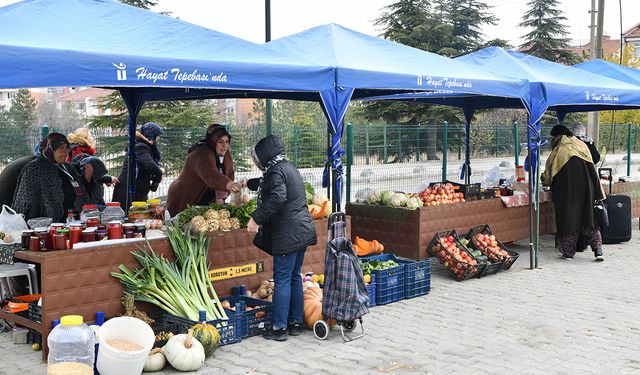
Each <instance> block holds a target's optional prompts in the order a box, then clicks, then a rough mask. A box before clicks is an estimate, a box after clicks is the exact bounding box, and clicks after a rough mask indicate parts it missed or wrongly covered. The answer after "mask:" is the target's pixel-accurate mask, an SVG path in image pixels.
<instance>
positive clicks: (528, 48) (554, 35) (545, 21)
mask: <svg viewBox="0 0 640 375" xmlns="http://www.w3.org/2000/svg"><path fill="white" fill-rule="evenodd" d="M527 5H528V7H529V10H527V11H526V13H525V14H524V16H523V17H522V20H523V21H522V22H521V23H520V25H519V26H520V27H524V28H527V29H532V30H531V31H530V32H529V33H528V34H526V35H524V36H523V38H524V40H525V42H524V43H523V44H522V45H520V49H522V50H523V52H525V53H527V54H529V55H533V56H537V57H540V58H543V59H546V60H549V61H554V62H558V63H562V64H566V65H573V64H575V63H577V62H579V61H580V58H579V57H578V55H576V54H574V53H573V52H571V51H568V50H567V48H568V47H569V39H568V38H566V35H567V34H568V33H567V26H566V25H564V24H563V22H565V21H566V20H567V18H566V17H565V16H564V15H563V12H562V10H560V9H558V8H557V5H558V1H557V0H529V2H528V3H527Z"/></svg>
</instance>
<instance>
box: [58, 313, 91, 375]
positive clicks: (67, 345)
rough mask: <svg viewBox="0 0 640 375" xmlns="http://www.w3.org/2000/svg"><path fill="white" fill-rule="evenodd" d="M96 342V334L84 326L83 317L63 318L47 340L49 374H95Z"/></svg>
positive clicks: (69, 316) (71, 316)
mask: <svg viewBox="0 0 640 375" xmlns="http://www.w3.org/2000/svg"><path fill="white" fill-rule="evenodd" d="M95 342H96V339H95V334H94V333H93V331H92V330H91V329H90V328H89V327H88V326H87V325H86V324H84V321H83V318H82V316H80V315H67V316H63V317H62V318H60V324H59V325H58V326H56V327H55V328H54V329H53V330H52V331H51V333H50V334H49V338H48V339H47V344H48V347H49V357H48V365H47V374H49V375H57V374H69V373H73V374H78V375H85V374H86V375H91V374H93V361H94V356H95Z"/></svg>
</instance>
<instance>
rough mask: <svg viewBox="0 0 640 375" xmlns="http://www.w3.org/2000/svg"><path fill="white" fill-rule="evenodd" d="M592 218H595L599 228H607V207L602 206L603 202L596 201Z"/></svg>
mask: <svg viewBox="0 0 640 375" xmlns="http://www.w3.org/2000/svg"><path fill="white" fill-rule="evenodd" d="M593 216H595V217H596V221H597V222H598V226H600V228H607V227H608V226H609V212H608V211H607V205H606V204H604V202H603V201H598V202H596V204H595V205H594V206H593Z"/></svg>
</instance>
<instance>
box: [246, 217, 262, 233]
mask: <svg viewBox="0 0 640 375" xmlns="http://www.w3.org/2000/svg"><path fill="white" fill-rule="evenodd" d="M259 228H260V226H259V225H258V224H256V222H255V221H253V218H251V219H249V222H248V223H247V231H248V232H249V233H258V229H259Z"/></svg>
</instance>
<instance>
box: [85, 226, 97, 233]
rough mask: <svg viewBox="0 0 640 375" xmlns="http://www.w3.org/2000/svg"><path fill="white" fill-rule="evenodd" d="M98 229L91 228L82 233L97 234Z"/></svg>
mask: <svg viewBox="0 0 640 375" xmlns="http://www.w3.org/2000/svg"><path fill="white" fill-rule="evenodd" d="M95 231H96V228H95V227H91V228H87V229H85V230H83V231H82V233H91V232H95Z"/></svg>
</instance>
